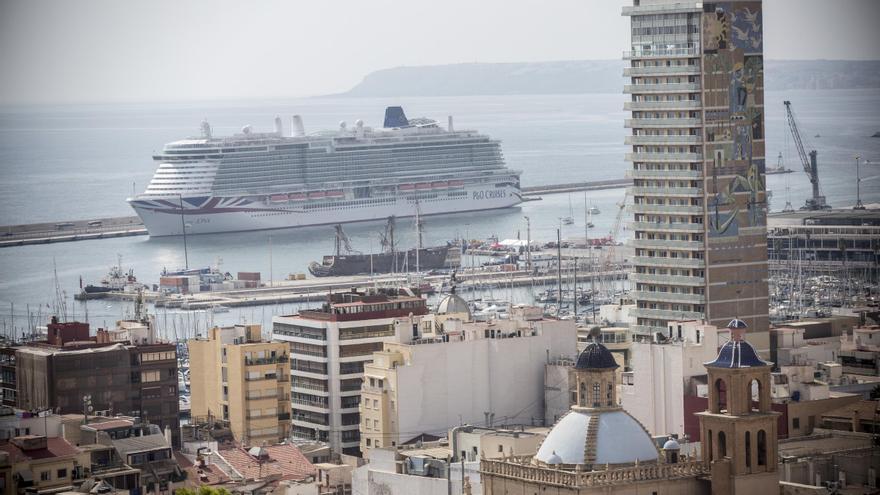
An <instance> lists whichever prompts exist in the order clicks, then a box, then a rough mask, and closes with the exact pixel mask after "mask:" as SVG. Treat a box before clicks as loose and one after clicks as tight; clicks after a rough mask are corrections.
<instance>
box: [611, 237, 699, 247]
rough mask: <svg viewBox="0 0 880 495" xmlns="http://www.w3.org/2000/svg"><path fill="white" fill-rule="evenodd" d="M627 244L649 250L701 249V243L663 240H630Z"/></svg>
mask: <svg viewBox="0 0 880 495" xmlns="http://www.w3.org/2000/svg"><path fill="white" fill-rule="evenodd" d="M627 244H628V245H630V246H632V247H637V248H649V249H703V247H704V246H703V243H702V242H701V241H668V240H665V239H630V240H629V241H627Z"/></svg>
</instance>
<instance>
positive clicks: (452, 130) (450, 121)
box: [446, 115, 455, 132]
mask: <svg viewBox="0 0 880 495" xmlns="http://www.w3.org/2000/svg"><path fill="white" fill-rule="evenodd" d="M448 118H449V123H448V124H446V130H448V131H449V132H455V128H453V127H452V115H450V116H449V117H448Z"/></svg>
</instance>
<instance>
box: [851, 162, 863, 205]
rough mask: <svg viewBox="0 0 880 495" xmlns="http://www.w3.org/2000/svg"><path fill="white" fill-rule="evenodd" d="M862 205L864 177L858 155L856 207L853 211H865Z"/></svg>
mask: <svg viewBox="0 0 880 495" xmlns="http://www.w3.org/2000/svg"><path fill="white" fill-rule="evenodd" d="M864 209H865V205H863V204H862V175H861V173H859V155H856V205H855V206H854V207H853V210H864Z"/></svg>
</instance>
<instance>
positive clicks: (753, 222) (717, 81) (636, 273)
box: [623, 0, 769, 347]
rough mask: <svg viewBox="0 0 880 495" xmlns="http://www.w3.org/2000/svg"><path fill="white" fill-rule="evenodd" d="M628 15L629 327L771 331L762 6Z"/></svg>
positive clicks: (681, 5) (648, 0)
mask: <svg viewBox="0 0 880 495" xmlns="http://www.w3.org/2000/svg"><path fill="white" fill-rule="evenodd" d="M623 14H624V15H625V16H629V17H630V20H631V33H632V47H631V50H629V51H626V52H625V53H624V59H626V60H628V61H629V66H628V67H626V68H625V69H624V76H625V77H628V78H630V81H629V82H630V83H629V84H627V85H625V86H624V93H625V94H627V95H629V101H626V102H625V104H624V105H625V106H624V109H625V110H628V111H630V112H631V118H629V119H627V120H626V121H625V126H626V127H627V128H628V129H630V130H631V133H630V135H628V136H627V137H626V144H627V145H631V146H632V150H631V152H630V153H627V155H626V159H627V161H629V162H631V163H632V169H631V170H630V173H629V175H630V176H631V177H632V179H633V185H632V189H631V193H632V198H633V204H632V205H631V206H630V211H631V213H632V220H633V221H632V224H631V228H632V231H633V239H632V240H631V245H632V247H633V248H634V251H635V256H634V257H633V258H632V261H633V273H632V274H631V275H630V280H631V281H632V282H633V291H632V292H631V296H632V297H633V298H634V299H635V301H636V308H635V309H634V310H633V311H632V312H631V316H633V317H635V318H636V325H635V327H634V329H635V330H636V331H637V332H640V333H644V334H653V333H655V332H665V331H666V328H667V323H668V322H669V321H673V320H690V319H693V320H705V321H706V322H707V323H709V324H712V325H716V326H724V325H726V324H727V322H728V321H729V320H731V319H733V318H740V319H742V320H744V321H746V322H747V323H748V326H749V331H750V332H759V333H765V332H766V331H767V329H768V326H769V320H768V298H767V297H768V289H767V226H766V223H767V222H766V216H767V212H766V210H767V198H766V188H765V151H764V147H765V146H764V77H763V33H762V25H763V22H762V21H763V19H762V18H763V14H762V6H761V2H759V1H726V2H693V1H681V0H634V1H633V4H632V5H631V6H626V7H624V8H623ZM759 342H761V341H759ZM760 347H764V345H763V342H762V343H761V344H760Z"/></svg>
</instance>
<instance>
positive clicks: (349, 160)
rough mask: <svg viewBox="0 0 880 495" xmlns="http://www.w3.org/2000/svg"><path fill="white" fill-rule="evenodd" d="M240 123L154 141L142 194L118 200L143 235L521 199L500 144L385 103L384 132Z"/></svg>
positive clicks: (403, 213) (477, 206) (298, 122)
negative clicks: (224, 133) (258, 128)
mask: <svg viewBox="0 0 880 495" xmlns="http://www.w3.org/2000/svg"><path fill="white" fill-rule="evenodd" d="M290 127H291V129H290V131H289V133H285V132H284V126H283V123H282V120H281V118H280V117H275V128H274V132H254V131H253V130H252V129H251V127H250V126H245V127H244V128H242V130H241V132H240V133H238V134H235V135H233V136H230V137H214V136H213V135H212V131H211V126H210V125H209V124H208V123H207V121H205V122H202V125H201V136H200V137H198V138H190V139H184V140H180V141H174V142H172V143H168V144H166V145H165V147H164V149H163V150H162V152H161V153H159V154H157V155H155V156H154V157H153V159H154V160H155V161H156V162H157V163H158V169H157V170H156V173H155V174H154V175H153V178H152V180H151V181H150V184H149V186H147V189H146V191H144V192H143V193H141V194H138V195H136V196H134V197H131V198H129V199H128V202H129V203H130V204H131V206H132V208H134V210H135V211H136V212H137V214H138V215H139V216H140V218H141V219H142V220H143V222H144V225H145V226H146V228H147V230H148V231H149V233H150V235H151V236H169V235H180V234H182V233H184V229H185V232H186V234H207V233H215V232H237V231H248V230H263V229H280V228H289V227H303V226H309V225H323V224H341V223H349V222H360V221H368V220H377V219H382V220H384V219H386V218H388V217H389V216H392V215H394V216H397V217H408V216H415V215H416V211H417V210H418V212H419V213H418V214H420V215H438V214H448V213H458V212H467V211H481V210H489V209H497V208H508V207H512V206H515V205H517V204H519V203H520V202H521V201H522V196H521V192H520V184H519V172H518V171H514V170H510V169H508V168H507V167H506V166H505V164H504V157H503V154H502V152H501V144H500V142H499V141H497V140H494V139H492V138H490V137H489V136H487V135H485V134H480V133H479V132H477V131H472V130H455V129H454V128H453V123H452V117H449V121H448V125H447V127H446V128H445V129H444V128H443V127H442V126H440V125H439V124H438V123H437V121H435V120H431V119H425V118H416V119H407V118H406V115H405V114H404V112H403V109H402V108H401V107H388V108H387V109H386V110H385V120H384V124H383V127H382V128H380V129H375V128H371V127H367V126H365V125H364V123H363V122H362V121H361V120H358V121H356V122H355V123H354V125H353V126H347V125H346V123H345V122H340V124H339V128H338V129H336V130H333V131H320V132H315V133H310V134H308V135H307V134H306V132H305V127H304V125H303V120H302V118H301V117H300V116H298V115H294V116H293V118H292V119H291V126H290Z"/></svg>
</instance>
